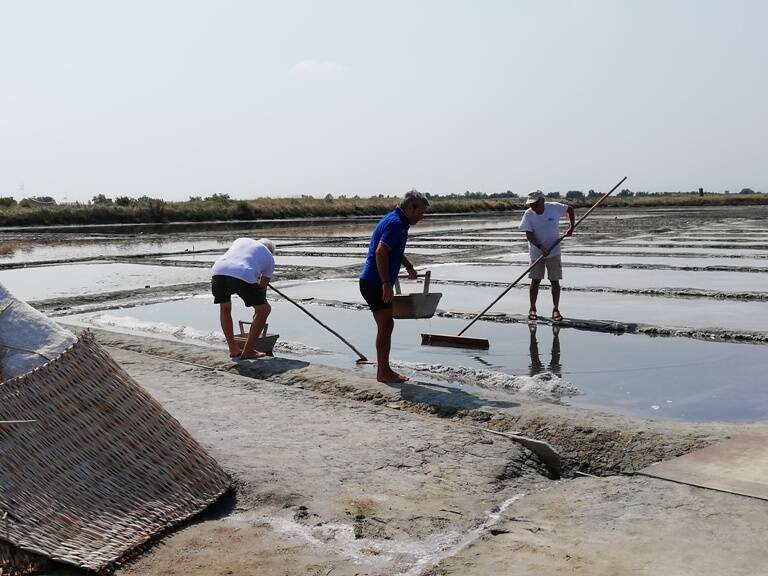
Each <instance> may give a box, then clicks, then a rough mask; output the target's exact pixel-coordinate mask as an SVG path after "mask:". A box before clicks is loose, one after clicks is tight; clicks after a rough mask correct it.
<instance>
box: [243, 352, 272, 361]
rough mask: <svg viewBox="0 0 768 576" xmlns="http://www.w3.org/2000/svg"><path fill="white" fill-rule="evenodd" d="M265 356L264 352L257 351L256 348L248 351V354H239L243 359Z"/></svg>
mask: <svg viewBox="0 0 768 576" xmlns="http://www.w3.org/2000/svg"><path fill="white" fill-rule="evenodd" d="M264 356H266V354H265V353H264V352H259V351H258V350H253V351H251V352H248V354H240V358H242V359H243V360H255V359H256V358H263V357H264Z"/></svg>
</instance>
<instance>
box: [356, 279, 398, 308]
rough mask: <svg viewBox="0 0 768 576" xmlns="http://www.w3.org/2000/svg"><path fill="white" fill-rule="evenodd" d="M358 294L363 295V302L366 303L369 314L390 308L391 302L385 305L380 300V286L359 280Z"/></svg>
mask: <svg viewBox="0 0 768 576" xmlns="http://www.w3.org/2000/svg"><path fill="white" fill-rule="evenodd" d="M360 294H362V295H363V300H365V301H366V303H367V304H368V308H370V309H371V312H376V311H377V310H386V309H387V308H392V302H390V303H389V304H387V303H386V302H384V300H382V299H381V284H377V283H376V282H368V281H367V280H360Z"/></svg>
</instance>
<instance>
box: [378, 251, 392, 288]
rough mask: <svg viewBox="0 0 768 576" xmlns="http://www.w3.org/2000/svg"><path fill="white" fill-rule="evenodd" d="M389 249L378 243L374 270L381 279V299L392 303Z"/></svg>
mask: <svg viewBox="0 0 768 576" xmlns="http://www.w3.org/2000/svg"><path fill="white" fill-rule="evenodd" d="M391 250H392V249H391V248H390V247H389V246H387V245H386V244H384V242H379V245H378V246H376V270H377V271H378V273H379V278H380V279H381V299H382V300H383V301H384V302H387V303H389V302H392V284H390V283H389V253H390V252H391Z"/></svg>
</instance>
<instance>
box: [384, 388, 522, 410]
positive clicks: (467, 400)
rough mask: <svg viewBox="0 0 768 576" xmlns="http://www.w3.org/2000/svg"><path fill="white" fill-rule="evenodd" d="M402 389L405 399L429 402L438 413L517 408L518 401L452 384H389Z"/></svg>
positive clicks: (401, 392) (422, 402) (421, 402)
mask: <svg viewBox="0 0 768 576" xmlns="http://www.w3.org/2000/svg"><path fill="white" fill-rule="evenodd" d="M387 386H391V387H392V388H395V389H396V390H399V391H400V395H401V396H402V397H403V400H407V401H408V402H416V403H420V404H428V405H430V406H434V407H435V408H436V414H438V415H440V416H451V415H453V414H455V413H456V412H458V411H459V410H476V409H478V408H483V407H488V408H516V407H518V406H520V404H519V403H517V402H508V401H501V400H491V399H490V398H482V397H480V396H475V395H474V394H470V393H468V392H466V391H465V390H461V389H459V388H454V387H452V386H443V385H440V384H433V383H431V382H419V381H418V380H409V381H408V382H404V383H403V384H387Z"/></svg>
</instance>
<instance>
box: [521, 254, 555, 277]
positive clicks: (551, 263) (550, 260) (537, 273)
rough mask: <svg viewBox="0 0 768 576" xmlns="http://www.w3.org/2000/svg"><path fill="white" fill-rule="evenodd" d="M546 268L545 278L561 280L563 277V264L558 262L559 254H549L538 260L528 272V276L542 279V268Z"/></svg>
mask: <svg viewBox="0 0 768 576" xmlns="http://www.w3.org/2000/svg"><path fill="white" fill-rule="evenodd" d="M545 267H546V269H547V278H549V279H550V280H562V279H563V265H562V263H561V262H560V255H559V254H558V255H557V256H549V257H547V258H544V260H539V263H538V264H536V266H534V267H533V268H531V271H530V272H529V273H528V278H530V279H531V280H543V279H544V268H545Z"/></svg>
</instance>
